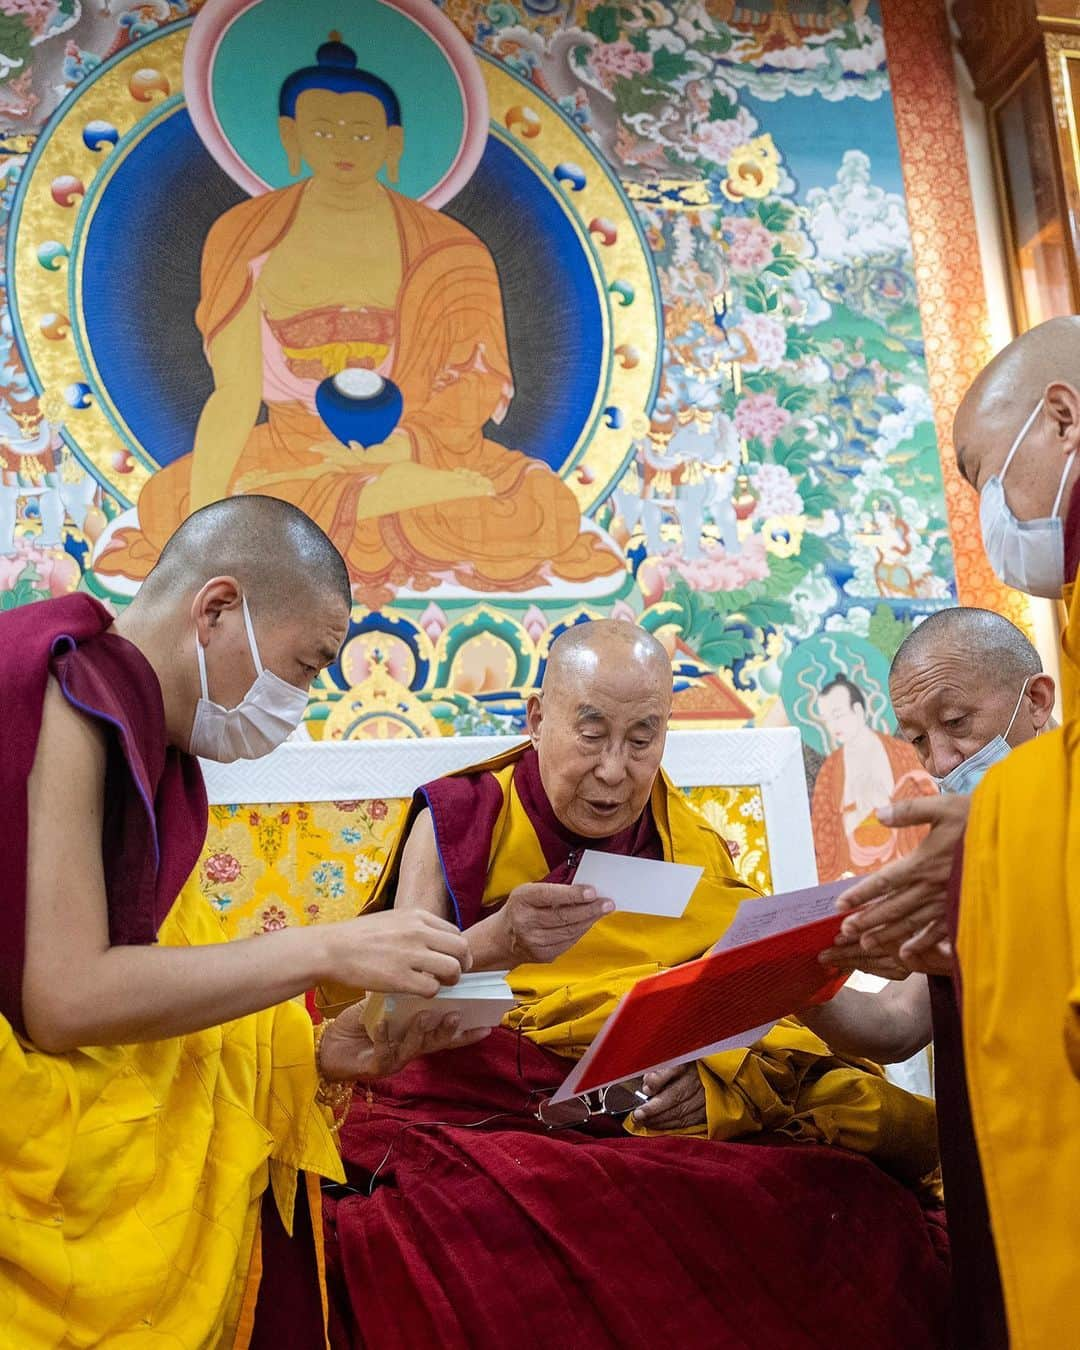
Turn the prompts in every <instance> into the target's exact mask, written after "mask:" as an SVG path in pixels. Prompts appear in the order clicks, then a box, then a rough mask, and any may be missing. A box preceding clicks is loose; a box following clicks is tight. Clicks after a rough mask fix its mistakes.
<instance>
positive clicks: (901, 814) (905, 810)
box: [874, 794, 953, 830]
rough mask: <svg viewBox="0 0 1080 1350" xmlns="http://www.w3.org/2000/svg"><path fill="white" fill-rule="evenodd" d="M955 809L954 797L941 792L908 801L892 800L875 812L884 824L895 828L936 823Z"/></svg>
mask: <svg viewBox="0 0 1080 1350" xmlns="http://www.w3.org/2000/svg"><path fill="white" fill-rule="evenodd" d="M952 810H953V799H952V798H950V797H947V796H944V795H941V794H939V795H938V796H935V797H909V798H908V799H907V800H906V801H902V802H891V803H890V804H889V805H888V806H881V807H879V808H878V809H877V810H876V811H875V812H874V814H875V815H876V816H877V818H878V820H880V821H881V823H882V825H888V826H889V827H890V829H893V830H903V829H907V828H908V827H909V826H912V825H936V824H937V823H938V821H940V820H943V819H945V817H946V816H948V815H950V814H951V813H952Z"/></svg>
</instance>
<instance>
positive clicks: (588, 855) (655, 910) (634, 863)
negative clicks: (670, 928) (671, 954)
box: [574, 848, 705, 919]
mask: <svg viewBox="0 0 1080 1350" xmlns="http://www.w3.org/2000/svg"><path fill="white" fill-rule="evenodd" d="M704 870H705V869H704V868H702V867H691V866H689V864H687V863H669V862H660V861H658V860H657V859H653V858H627V857H625V856H624V855H623V854H621V853H598V852H597V851H596V850H595V849H591V848H590V849H586V850H585V852H584V853H583V854H582V855H581V862H580V863H578V869H577V872H576V873H575V874H574V883H575V885H578V886H594V887H595V888H596V893H597V895H599V896H602V897H604V898H605V899H607V900H614V901H615V906H616V908H617V909H620V910H622V912H623V913H624V914H655V915H658V916H659V917H661V918H665V919H678V918H680V917H681V916H682V914H683V911H684V910H685V909H686V906H687V905H688V904H689V903H690V897H691V896H692V895H693V893H694V887H695V886H696V885H697V884H698V882H699V881H700V880H701V876H702V873H703V872H704Z"/></svg>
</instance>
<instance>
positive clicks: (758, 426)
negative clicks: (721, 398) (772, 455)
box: [735, 394, 791, 449]
mask: <svg viewBox="0 0 1080 1350" xmlns="http://www.w3.org/2000/svg"><path fill="white" fill-rule="evenodd" d="M790 421H791V413H789V412H788V410H787V409H786V408H781V407H780V405H779V404H778V403H777V401H776V395H775V394H747V395H746V396H745V397H744V398H742V399H740V400H739V406H738V407H737V408H736V409H735V430H736V431H737V432H738V433H739V435H740V436H743V437H745V438H746V439H747V440H753V439H756V440H759V441H760V442H761V443H762V445H764V446H765V448H766V449H769V448H770V447H771V446H772V444H773V443H774V441H775V440H776V438H777V436H779V435H780V433H781V431H783V429H784V428H785V427H786V426H787V424H788V423H789V422H790Z"/></svg>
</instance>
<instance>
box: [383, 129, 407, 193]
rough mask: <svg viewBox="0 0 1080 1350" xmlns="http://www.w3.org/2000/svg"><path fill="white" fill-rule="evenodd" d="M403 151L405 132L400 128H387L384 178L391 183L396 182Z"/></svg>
mask: <svg viewBox="0 0 1080 1350" xmlns="http://www.w3.org/2000/svg"><path fill="white" fill-rule="evenodd" d="M404 150H405V132H404V129H403V128H402V127H389V128H388V129H387V132H386V176H387V178H389V180H390V181H391V183H396V182H397V181H398V176H399V174H398V171H399V169H400V168H401V156H402V154H403V153H404Z"/></svg>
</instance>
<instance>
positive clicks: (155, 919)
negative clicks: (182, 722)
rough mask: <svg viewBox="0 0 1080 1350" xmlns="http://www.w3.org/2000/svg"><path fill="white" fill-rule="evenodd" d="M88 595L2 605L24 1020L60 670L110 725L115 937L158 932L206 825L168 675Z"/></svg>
mask: <svg viewBox="0 0 1080 1350" xmlns="http://www.w3.org/2000/svg"><path fill="white" fill-rule="evenodd" d="M112 621H113V620H112V615H111V614H110V613H109V612H108V610H107V609H105V607H104V606H103V605H99V604H98V602H97V601H96V600H93V599H91V598H90V596H88V595H69V596H65V597H64V598H63V599H60V600H43V601H39V602H37V603H35V604H31V605H24V606H22V607H21V608H19V609H14V610H11V611H10V612H8V613H6V614H0V688H3V690H4V716H3V719H0V792H2V794H3V800H4V802H5V805H6V811H7V821H6V822H5V827H4V832H3V844H2V846H0V857H2V858H3V871H2V878H3V879H2V881H0V886H2V887H3V889H2V892H0V895H2V903H0V1014H2V1015H3V1016H4V1017H6V1018H7V1019H8V1020H9V1021H10V1022H11V1024H12V1025H13V1026H14V1027H15V1028H16V1029H17V1030H19V1031H24V1030H25V1028H24V1026H23V1020H22V974H23V959H24V953H25V941H26V864H27V840H28V835H29V821H28V818H27V782H28V780H29V777H30V770H31V769H32V767H33V764H34V755H35V753H36V751H37V743H38V736H39V734H40V731H41V715H42V707H43V703H44V698H45V687H46V684H47V683H48V677H49V674H50V673H51V674H52V675H53V676H54V677H55V678H56V679H57V681H58V682H59V684H60V688H61V690H62V691H63V693H64V696H65V697H66V698H67V700H68V702H69V703H70V704H71V705H72V707H74V708H77V709H78V710H79V711H80V712H82V713H84V714H85V715H86V716H87V717H89V718H91V720H93V721H94V722H96V723H97V724H98V725H99V726H101V727H102V728H103V729H104V730H105V732H106V736H107V759H106V773H105V816H104V821H103V825H102V858H103V861H104V864H105V893H106V899H107V902H108V911H109V941H110V942H111V943H112V944H113V945H114V946H121V945H127V944H135V943H150V942H153V941H154V939H155V938H156V936H157V931H158V929H159V928H160V927H161V924H162V923H163V921H164V919H165V916H166V915H167V914H168V912H169V910H170V909H171V908H172V905H173V902H174V901H175V899H176V897H177V896H178V895H179V894H180V889H181V887H182V886H183V884H184V882H185V881H187V879H188V877H189V876H190V875H191V872H192V870H193V869H194V867H195V864H196V862H197V861H198V858H199V851H200V850H201V848H202V845H203V840H204V839H205V837H206V823H207V807H206V790H205V788H204V786H203V779H202V772H201V771H200V769H199V765H198V761H197V760H195V759H193V758H192V757H191V756H190V755H186V754H183V753H182V752H181V751H179V750H176V749H174V748H173V747H171V746H170V745H169V744H168V742H167V739H166V733H165V707H164V704H163V703H162V699H161V687H160V685H159V684H158V680H157V676H156V675H155V674H154V670H153V668H152V667H151V665H150V663H149V662H148V661H147V660H146V658H145V657H144V656H143V654H142V653H141V652H140V651H139V649H138V648H137V647H135V646H133V645H132V644H131V643H130V642H127V641H126V640H125V639H124V638H122V637H120V636H119V635H118V634H116V633H110V632H108V631H107V630H108V629H109V627H110V626H111V624H112Z"/></svg>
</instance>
